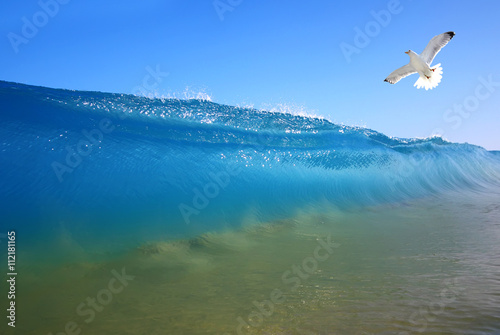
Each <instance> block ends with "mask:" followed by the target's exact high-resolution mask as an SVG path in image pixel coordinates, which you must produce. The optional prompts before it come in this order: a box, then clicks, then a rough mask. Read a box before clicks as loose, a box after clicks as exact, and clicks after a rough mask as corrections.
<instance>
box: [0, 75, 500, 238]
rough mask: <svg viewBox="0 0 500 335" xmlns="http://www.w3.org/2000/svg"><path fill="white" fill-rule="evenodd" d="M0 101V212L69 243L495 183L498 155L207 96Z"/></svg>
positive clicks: (11, 92) (3, 88)
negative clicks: (64, 234)
mask: <svg viewBox="0 0 500 335" xmlns="http://www.w3.org/2000/svg"><path fill="white" fill-rule="evenodd" d="M0 105H1V106H2V113H1V114H0V118H1V121H2V122H1V126H0V143H1V147H2V150H1V155H0V160H1V163H2V166H3V167H4V171H3V174H2V177H0V191H1V197H2V199H1V202H2V207H3V208H2V212H3V213H4V215H5V218H6V219H8V220H10V221H11V222H28V221H29V222H30V224H29V226H30V227H32V228H34V230H36V227H39V226H44V225H45V226H46V225H53V226H57V227H60V226H61V225H62V226H64V227H65V229H66V230H65V231H68V230H69V231H70V232H71V234H72V236H77V235H78V233H79V232H84V233H85V234H84V235H89V234H90V235H92V236H93V237H95V234H96V233H95V232H96V231H102V230H109V231H113V230H116V228H117V227H128V228H127V229H122V230H121V232H122V233H123V231H127V232H128V234H129V235H131V236H133V238H131V239H132V240H133V239H134V238H136V237H137V236H142V235H148V238H149V237H150V236H151V235H155V234H156V235H165V236H167V235H168V236H169V237H172V236H173V237H176V236H181V237H184V236H186V235H188V234H199V233H203V232H206V231H207V230H216V229H224V228H227V227H231V226H234V225H241V224H242V223H243V222H244V221H245V218H248V217H252V218H253V220H255V221H261V222H262V221H269V220H276V219H279V218H280V217H288V216H289V214H290V213H291V212H293V211H295V210H297V209H299V208H304V207H307V206H318V207H321V206H334V207H336V208H340V209H342V208H348V207H359V206H367V205H374V204H383V203H392V202H398V201H404V200H406V199H413V198H416V197H422V196H427V195H431V194H439V192H445V191H449V190H460V189H467V190H474V189H478V188H487V187H489V185H492V184H496V185H497V184H498V183H499V180H500V178H499V177H500V157H499V156H498V154H495V153H493V152H488V151H486V150H484V149H483V148H480V147H477V146H473V145H468V144H456V143H450V142H447V141H444V140H443V139H441V138H439V137H433V138H427V139H401V138H391V137H388V136H385V135H384V134H381V133H378V132H376V131H373V130H370V129H365V128H360V127H349V126H343V125H337V124H334V123H332V122H330V121H328V120H326V119H322V118H315V117H307V116H303V115H302V116H301V115H293V114H287V113H281V112H267V111H261V110H256V109H251V108H241V107H232V106H226V105H220V104H217V103H214V102H211V101H206V100H177V99H149V98H145V97H137V96H132V95H125V94H110V93H101V92H80V91H70V90H59V89H49V88H42V87H35V86H27V85H21V84H15V83H8V82H0ZM19 225H20V226H21V223H19ZM24 225H26V224H24ZM92 227H93V228H94V230H92ZM89 231H90V232H92V231H94V233H89ZM75 239H76V240H78V237H75Z"/></svg>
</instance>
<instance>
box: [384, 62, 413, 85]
mask: <svg viewBox="0 0 500 335" xmlns="http://www.w3.org/2000/svg"><path fill="white" fill-rule="evenodd" d="M415 72H417V71H415V69H414V68H413V66H411V65H410V64H406V65H405V66H401V67H400V68H399V69H396V70H394V71H392V72H391V74H390V75H389V76H388V77H387V78H385V79H384V81H387V82H388V83H391V84H395V83H397V82H398V81H400V80H401V79H403V78H404V77H407V76H409V75H410V74H412V73H415Z"/></svg>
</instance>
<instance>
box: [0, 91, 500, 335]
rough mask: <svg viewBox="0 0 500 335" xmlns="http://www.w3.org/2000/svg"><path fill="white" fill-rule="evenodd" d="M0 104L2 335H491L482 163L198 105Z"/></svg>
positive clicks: (498, 270) (493, 160)
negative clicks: (10, 279) (12, 273)
mask: <svg viewBox="0 0 500 335" xmlns="http://www.w3.org/2000/svg"><path fill="white" fill-rule="evenodd" d="M0 106H1V114H0V119H1V126H0V143H1V148H2V149H1V151H0V152H1V155H0V161H1V166H2V172H3V173H2V175H1V177H0V190H1V193H0V194H1V195H0V196H1V197H2V199H1V201H0V206H1V213H2V214H1V215H2V218H1V222H0V224H1V229H2V231H1V232H0V233H5V234H6V233H7V231H11V230H15V231H16V256H17V258H16V266H17V273H18V275H17V286H16V289H17V294H16V304H17V306H18V308H17V314H16V315H17V319H16V328H15V329H14V328H12V327H9V326H7V324H6V322H3V323H2V324H1V326H0V329H1V330H2V334H3V333H6V334H50V333H51V332H52V333H53V334H59V335H60V333H66V334H70V333H75V334H76V333H78V331H79V333H81V334H407V333H408V334H418V333H425V334H495V333H500V317H499V316H500V312H499V311H500V263H499V261H498V259H500V257H499V256H500V248H499V246H498V241H499V237H500V156H499V155H498V154H497V153H495V152H489V151H486V150H484V149H482V148H480V147H476V146H472V145H465V144H454V143H448V142H446V141H443V140H442V139H440V138H432V139H395V138H389V137H386V136H385V135H383V134H380V133H377V132H375V131H372V130H368V129H364V128H352V127H346V126H338V125H335V124H332V123H331V122H329V121H327V120H324V119H318V118H312V117H303V116H295V115H290V114H280V113H270V112H266V111H258V110H253V109H245V108H236V107H230V106H223V105H218V104H215V103H212V102H208V101H200V100H188V101H179V100H168V99H167V100H160V99H156V100H152V99H146V98H138V97H133V96H129V95H118V94H106V93H98V92H78V91H67V90H54V89H47V88H41V87H34V86H25V85H20V84H14V83H6V82H0ZM6 242H7V240H6V239H5V237H4V236H3V235H0V248H1V250H0V253H1V254H0V255H1V257H2V258H3V259H6V258H7V255H6V253H7V250H6V246H7V244H6ZM4 272H5V273H3V274H2V276H4V277H6V278H7V276H6V273H7V271H4ZM4 277H2V278H4ZM2 282H3V283H5V281H4V280H3V281H2ZM1 289H2V291H3V292H5V293H7V291H8V288H7V287H6V286H1ZM1 301H2V304H3V305H5V306H8V303H9V302H8V300H7V297H6V294H4V293H2V300H1Z"/></svg>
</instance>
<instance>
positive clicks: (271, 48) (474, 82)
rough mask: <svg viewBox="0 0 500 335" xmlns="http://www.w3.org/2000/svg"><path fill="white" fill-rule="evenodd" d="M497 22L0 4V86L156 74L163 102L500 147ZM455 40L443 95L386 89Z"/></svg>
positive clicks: (483, 5)
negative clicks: (425, 54) (415, 58)
mask: <svg viewBox="0 0 500 335" xmlns="http://www.w3.org/2000/svg"><path fill="white" fill-rule="evenodd" d="M374 13H378V14H374ZM387 13H389V15H390V17H389V16H388V15H387ZM384 14H385V16H384ZM499 14H500V2H497V1H474V2H460V3H457V2H456V1H439V2H435V1H415V0H413V1H411V0H400V1H396V0H390V1H385V0H384V1H351V2H347V1H326V0H325V1H320V0H318V1H311V2H306V1H297V0H287V1H269V0H265V1H264V0H253V1H250V0H216V1H214V0H196V1H194V0H163V1H158V0H145V1H127V0H122V1H118V0H110V1H95V0H85V1H82V0H59V1H57V0H41V1H36V0H23V1H3V2H2V4H1V5H0V19H1V20H0V22H1V27H2V29H1V34H2V38H1V39H0V55H1V56H0V57H1V61H2V62H1V64H2V66H0V80H7V81H15V82H20V83H26V84H32V85H41V86H48V87H56V88H68V89H77V90H94V91H106V92H120V93H131V92H134V90H135V91H137V87H141V86H143V82H144V79H145V78H148V79H149V80H150V81H149V84H150V86H152V87H154V92H155V93H158V94H164V95H171V96H178V97H183V96H184V95H183V92H185V91H186V89H188V90H189V91H190V92H195V93H196V92H205V93H207V94H209V95H210V96H211V97H212V100H213V101H215V102H219V103H225V104H230V105H241V106H246V105H249V106H253V107H256V108H264V109H271V108H276V109H278V110H291V111H294V112H297V111H302V112H306V113H308V114H311V115H319V116H324V117H326V118H328V119H330V120H332V121H334V122H336V123H342V124H346V125H360V126H366V127H368V128H371V129H374V130H377V131H381V132H383V133H385V134H387V135H390V136H398V137H428V136H430V135H432V134H433V133H439V134H442V135H443V137H445V138H447V139H449V140H451V141H454V142H468V143H472V144H477V145H481V146H483V147H485V148H487V149H490V150H493V149H495V150H500V135H498V134H499V133H500V132H499V131H498V129H500V118H499V117H498V113H499V108H498V106H500V65H499V63H498V59H499V58H500V35H499V34H498V33H499V32H500V20H498V15H499ZM377 15H379V20H378V21H377V19H376V18H375V16H377ZM31 25H33V26H31ZM37 25H38V26H37ZM30 26H31V27H30ZM30 28H32V29H31V30H30ZM33 28H34V29H33ZM450 30H452V31H455V32H456V34H457V35H456V36H455V38H454V39H453V40H452V41H451V42H450V43H449V44H448V45H447V46H446V47H445V48H444V49H443V50H442V51H441V52H440V53H439V54H438V56H437V57H436V59H435V61H434V63H439V62H440V63H442V66H443V68H444V74H443V81H442V82H441V83H440V84H439V86H438V87H437V88H435V89H434V90H432V91H425V90H422V89H421V90H417V89H416V88H414V87H413V84H414V82H415V81H416V80H417V75H413V76H410V77H408V78H405V79H403V80H402V81H400V82H399V83H397V84H396V85H390V84H388V83H385V82H383V80H384V78H385V77H386V76H387V75H388V74H389V73H390V72H392V71H393V70H394V69H396V68H397V67H400V66H402V65H404V64H406V63H408V61H409V57H408V56H407V55H405V54H404V51H406V50H408V49H412V50H414V51H416V52H421V51H422V50H423V49H424V48H425V46H426V44H427V42H428V41H429V40H430V38H432V37H433V36H434V35H437V34H440V33H443V32H446V31H450ZM359 31H361V32H362V34H366V38H365V39H364V40H363V38H362V37H359V36H357V35H358V34H359V33H358V32H359ZM356 37H357V40H356ZM346 45H350V46H352V47H353V48H356V52H354V53H352V54H348V55H347V56H346V53H345V52H343V51H342V48H341V46H344V47H345V46H346ZM351 51H352V49H351ZM155 69H159V71H160V73H162V76H160V77H158V76H157V78H158V80H156V81H154V80H153V81H151V80H152V77H148V73H149V72H151V71H153V72H154V70H155ZM165 73H168V75H165ZM191 96H193V95H191Z"/></svg>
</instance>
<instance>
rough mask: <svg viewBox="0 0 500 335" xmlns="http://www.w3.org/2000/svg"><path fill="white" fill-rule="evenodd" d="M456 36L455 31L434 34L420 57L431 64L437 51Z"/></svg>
mask: <svg viewBox="0 0 500 335" xmlns="http://www.w3.org/2000/svg"><path fill="white" fill-rule="evenodd" d="M453 36H455V33H454V32H453V31H449V32H447V33H443V34H440V35H436V36H434V37H433V38H432V39H431V40H430V42H429V44H427V46H426V47H425V49H424V51H423V52H422V53H421V54H420V57H421V58H422V59H423V60H424V61H425V62H426V63H427V65H430V64H431V63H432V60H433V59H434V57H436V55H437V53H438V52H439V51H440V50H441V49H442V48H443V47H444V46H445V45H446V44H448V42H449V41H451V39H452V38H453Z"/></svg>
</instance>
